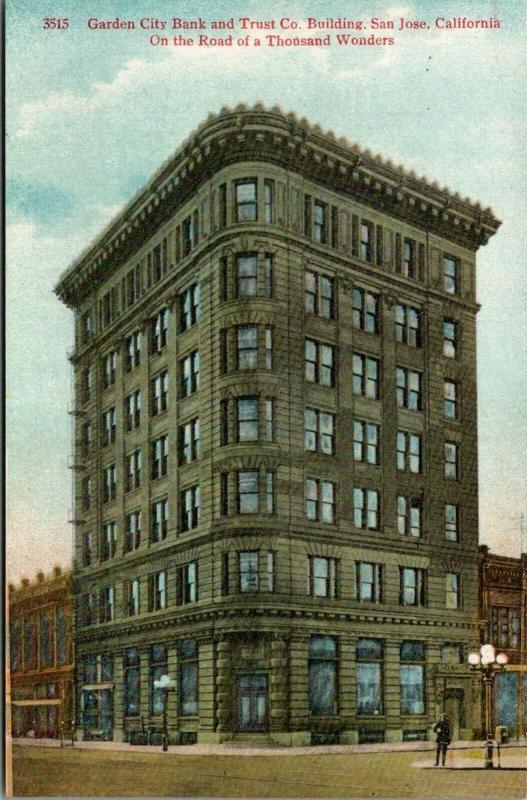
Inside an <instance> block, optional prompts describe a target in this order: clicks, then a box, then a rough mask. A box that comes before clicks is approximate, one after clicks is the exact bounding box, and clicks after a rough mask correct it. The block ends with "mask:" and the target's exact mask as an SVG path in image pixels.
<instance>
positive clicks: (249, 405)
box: [236, 397, 258, 442]
mask: <svg viewBox="0 0 527 800" xmlns="http://www.w3.org/2000/svg"><path fill="white" fill-rule="evenodd" d="M236 436H237V441H238V442H256V441H257V440H258V398H257V397H239V398H238V399H237V400H236Z"/></svg>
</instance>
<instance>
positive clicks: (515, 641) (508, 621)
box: [491, 606, 520, 650]
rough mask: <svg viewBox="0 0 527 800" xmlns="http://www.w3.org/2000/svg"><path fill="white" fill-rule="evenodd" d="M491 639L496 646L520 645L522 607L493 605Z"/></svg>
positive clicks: (515, 647) (517, 647) (512, 647)
mask: <svg viewBox="0 0 527 800" xmlns="http://www.w3.org/2000/svg"><path fill="white" fill-rule="evenodd" d="M491 639H492V644H493V645H494V646H495V647H504V648H511V649H513V650H517V649H519V647H520V608H518V607H517V608H513V607H507V606H492V613H491Z"/></svg>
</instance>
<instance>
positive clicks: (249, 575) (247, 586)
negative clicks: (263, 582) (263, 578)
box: [238, 550, 260, 592]
mask: <svg viewBox="0 0 527 800" xmlns="http://www.w3.org/2000/svg"><path fill="white" fill-rule="evenodd" d="M238 575H239V581H240V592H257V591H258V590H259V588H260V580H259V559H258V551H257V550H242V551H240V552H239V553H238Z"/></svg>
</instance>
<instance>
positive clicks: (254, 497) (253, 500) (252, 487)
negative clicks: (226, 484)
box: [238, 470, 259, 514]
mask: <svg viewBox="0 0 527 800" xmlns="http://www.w3.org/2000/svg"><path fill="white" fill-rule="evenodd" d="M258 511H259V500H258V472H257V471H256V470H252V471H244V472H238V513H240V514H256V513H258Z"/></svg>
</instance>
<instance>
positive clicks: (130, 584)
mask: <svg viewBox="0 0 527 800" xmlns="http://www.w3.org/2000/svg"><path fill="white" fill-rule="evenodd" d="M139 592H140V589H139V580H138V578H134V580H133V581H127V582H126V584H125V597H126V611H127V616H129V617H137V615H138V614H139V608H140V605H139V599H140V597H139Z"/></svg>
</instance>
